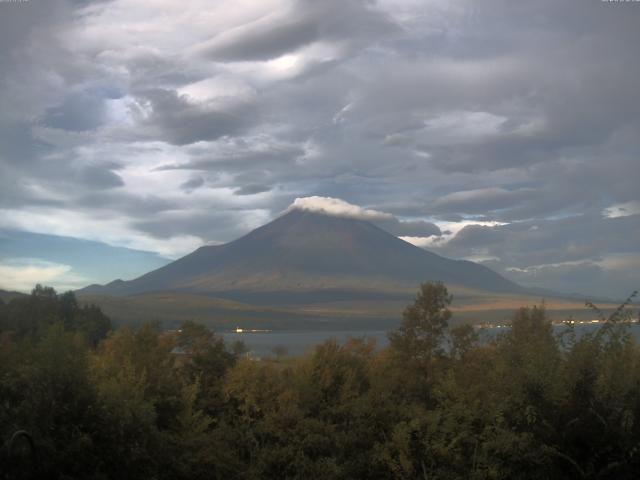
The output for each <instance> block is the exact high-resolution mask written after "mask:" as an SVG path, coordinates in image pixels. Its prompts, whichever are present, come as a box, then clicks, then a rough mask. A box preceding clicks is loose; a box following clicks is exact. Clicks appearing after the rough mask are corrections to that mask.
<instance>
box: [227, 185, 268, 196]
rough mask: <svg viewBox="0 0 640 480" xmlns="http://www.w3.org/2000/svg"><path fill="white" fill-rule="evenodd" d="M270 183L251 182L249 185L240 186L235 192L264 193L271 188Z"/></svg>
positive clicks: (240, 193)
mask: <svg viewBox="0 0 640 480" xmlns="http://www.w3.org/2000/svg"><path fill="white" fill-rule="evenodd" d="M271 188H272V187H271V186H270V185H260V184H258V183H250V184H248V185H243V186H242V187H240V188H238V189H237V190H236V191H235V192H233V193H234V194H235V195H255V194H257V193H264V192H268V191H269V190H271Z"/></svg>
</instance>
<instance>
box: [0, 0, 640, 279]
mask: <svg viewBox="0 0 640 480" xmlns="http://www.w3.org/2000/svg"><path fill="white" fill-rule="evenodd" d="M237 5H238V4H237V3H236V2H228V3H227V2H225V1H224V0H221V1H220V2H214V3H211V2H206V1H204V0H189V1H187V2H180V3H172V2H161V3H159V4H158V5H156V6H155V7H154V8H150V7H148V6H145V5H144V4H143V3H141V2H134V1H131V0H112V1H110V2H71V1H63V0H52V1H50V2H44V1H36V0H31V1H30V2H24V3H15V4H14V3H9V2H0V42H1V43H2V46H3V48H2V49H0V71H2V72H3V75H2V76H0V144H1V145H2V148H1V149H0V188H1V189H2V196H1V197H0V209H6V211H7V212H8V216H6V217H3V218H9V217H11V218H17V219H22V217H23V216H24V217H25V218H29V214H32V213H33V212H34V211H37V212H41V210H44V209H46V208H47V207H49V208H50V209H51V210H52V211H51V212H49V211H47V212H45V213H46V215H49V216H51V217H52V218H53V217H55V215H56V213H55V212H62V211H64V212H73V213H76V214H78V215H80V216H83V218H89V219H93V218H94V217H95V216H100V218H109V219H114V218H115V219H119V221H120V222H121V224H120V225H119V228H120V230H119V231H118V232H119V233H118V235H121V236H123V237H127V236H128V237H127V238H123V239H121V240H122V242H123V244H124V243H126V240H127V239H130V238H136V239H138V238H139V237H140V236H143V237H144V238H146V239H148V240H149V241H148V242H147V243H145V245H154V242H155V241H156V240H157V241H158V242H160V243H158V249H159V250H160V248H161V246H162V245H166V243H162V242H165V241H167V240H170V239H172V238H175V237H179V236H183V235H184V236H189V235H190V236H195V237H197V238H196V240H195V241H197V240H198V239H199V241H202V242H209V241H212V242H218V241H227V240H231V239H233V238H234V237H236V236H238V235H240V234H242V233H243V232H244V231H247V230H249V229H250V228H252V227H255V226H257V224H259V223H262V222H264V221H267V220H268V219H269V214H270V215H271V216H272V217H273V216H274V215H276V214H278V213H279V212H281V211H282V210H284V209H286V208H287V206H288V205H289V204H290V203H291V202H292V200H293V199H295V198H296V197H303V196H312V195H316V196H324V197H327V196H328V197H335V198H341V199H344V200H346V201H348V202H350V203H352V204H357V205H360V206H364V207H367V208H372V209H375V210H378V211H380V212H388V213H392V214H393V215H395V217H393V219H392V220H387V221H385V222H382V223H379V225H380V226H381V227H382V228H385V229H387V230H389V231H391V232H393V233H394V234H396V235H402V236H408V237H430V236H431V237H433V236H439V238H441V240H440V241H439V242H437V243H436V244H435V245H437V246H436V247H434V248H436V249H437V250H438V251H439V252H440V253H443V254H446V255H449V256H453V257H472V258H485V259H490V260H486V261H487V262H489V263H488V264H490V265H491V266H493V267H494V268H496V269H497V270H499V271H501V272H503V273H505V274H508V275H510V276H511V278H514V279H516V280H518V281H522V282H523V283H526V284H535V283H536V282H538V284H541V285H543V286H544V285H545V282H547V281H548V282H549V283H550V284H551V285H561V284H562V282H563V281H564V282H568V283H575V285H576V288H575V289H574V290H579V289H585V291H586V290H588V289H595V290H597V289H598V288H600V287H602V288H605V286H606V285H615V286H617V287H620V286H623V284H624V285H628V284H631V283H633V282H637V281H638V280H639V279H640V275H638V274H637V273H633V271H632V270H630V269H628V268H626V269H625V268H623V267H622V266H621V265H623V264H624V262H623V261H620V262H618V261H617V260H616V261H614V260H612V259H617V258H619V257H616V255H623V256H624V255H629V256H632V257H633V256H634V255H640V252H639V250H638V247H637V245H638V244H640V243H639V242H638V240H639V239H638V217H637V215H633V214H634V213H636V210H635V209H636V208H637V205H636V203H634V202H638V201H640V196H639V194H638V188H637V179H638V178H640V141H639V140H638V131H640V115H639V114H638V112H640V96H638V95H637V79H638V78H640V62H638V53H637V47H636V46H637V45H638V44H640V29H638V28H637V26H638V24H639V22H640V7H638V5H637V4H635V3H633V2H617V3H610V2H600V1H597V0H594V1H591V0H588V1H579V0H571V1H566V2H558V1H552V0H541V1H538V2H512V1H507V0H489V1H488V2H484V3H483V5H482V8H481V9H480V8H478V7H477V5H476V3H475V2H472V1H471V0H462V1H460V2H456V3H455V4H449V3H448V2H397V1H395V0H378V1H376V2H374V1H359V0H348V1H338V0H330V1H326V2H317V1H311V0H299V1H293V2H286V1H283V2H282V3H279V2H278V0H273V2H272V3H269V4H268V5H267V4H262V3H261V2H246V3H243V4H242V5H243V6H242V7H241V8H238V6H237ZM204 12H206V15H205V14H204ZM627 204H628V206H625V205H627ZM615 205H618V206H619V208H620V210H619V211H620V212H622V214H625V215H627V216H626V217H619V218H606V217H605V216H603V211H605V209H607V208H609V207H611V206H615ZM620 205H622V206H620ZM625 208H626V209H627V210H626V211H625V210H624V209H625ZM212 212H215V213H212ZM9 214H10V215H9ZM20 221H22V220H20ZM473 221H483V222H489V221H499V222H503V223H506V225H500V226H496V227H487V226H478V225H476V226H473V225H470V226H467V227H465V228H463V229H461V230H460V226H461V225H466V224H467V223H469V222H473ZM60 222H62V220H60ZM461 222H467V223H464V224H461ZM41 223H42V221H41V217H37V218H36V219H35V220H33V221H32V223H31V224H30V225H31V228H41V227H39V225H40V224H41ZM456 224H457V225H456ZM20 225H22V223H21V224H20ZM88 225H89V223H88ZM14 227H15V225H14ZM25 228H26V227H25ZM89 228H90V227H87V230H89ZM449 230H451V231H454V232H456V231H458V230H460V231H459V232H458V233H457V235H455V236H453V238H452V239H451V240H450V241H448V242H447V239H449V238H450V237H451V235H450V234H449V233H447V231H449ZM445 237H446V238H445ZM136 245H137V244H136ZM185 245H187V247H189V248H191V246H192V245H193V244H192V243H187V244H185ZM187 247H183V248H185V249H186V248H187ZM145 248H146V247H145ZM163 248H164V247H163ZM172 248H173V247H172ZM169 250H171V249H169ZM162 251H167V249H166V248H165V249H164V250H162ZM171 251H172V252H174V251H175V250H171ZM185 253H186V252H185ZM625 258H626V257H625ZM627 263H628V262H627ZM631 263H632V262H631ZM536 266H537V267H536ZM533 267H536V268H533ZM615 272H617V273H618V274H619V276H618V277H616V275H615ZM615 278H620V279H623V280H619V281H617V280H615ZM625 282H626V283H625ZM554 288H555V287H554ZM606 288H609V287H606ZM562 290H571V288H568V289H566V288H563V289H562Z"/></svg>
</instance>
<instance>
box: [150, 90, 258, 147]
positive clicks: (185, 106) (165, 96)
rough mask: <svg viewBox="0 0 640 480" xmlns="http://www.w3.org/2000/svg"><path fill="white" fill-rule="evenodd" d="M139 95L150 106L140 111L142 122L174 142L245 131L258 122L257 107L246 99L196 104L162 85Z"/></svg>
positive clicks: (158, 135) (160, 137)
mask: <svg viewBox="0 0 640 480" xmlns="http://www.w3.org/2000/svg"><path fill="white" fill-rule="evenodd" d="M138 98H139V99H140V100H141V101H142V102H143V105H144V107H147V108H148V111H143V112H139V118H140V122H141V124H142V125H143V126H147V127H151V129H152V132H151V135H152V137H155V138H157V139H162V140H164V141H167V142H169V143H173V144H175V145H187V144H191V143H195V142H198V141H204V140H215V139H217V138H220V137H222V136H224V135H233V134H238V133H242V132H243V130H245V129H246V128H247V127H248V126H249V125H252V124H253V123H254V122H255V118H254V115H255V108H253V107H254V106H253V105H250V104H247V103H244V102H239V103H233V104H226V105H225V104H212V103H205V104H197V103H191V102H189V100H188V98H187V97H186V96H184V95H179V94H178V93H177V92H176V91H173V90H166V89H160V88H157V89H151V90H146V91H143V92H140V94H139V97H138ZM154 129H155V130H157V131H155V130H154ZM155 138H154V139H155Z"/></svg>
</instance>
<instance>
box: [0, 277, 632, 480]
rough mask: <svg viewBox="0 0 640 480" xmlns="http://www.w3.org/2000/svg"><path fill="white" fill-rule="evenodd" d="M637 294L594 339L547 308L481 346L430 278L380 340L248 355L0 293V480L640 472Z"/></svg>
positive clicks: (198, 337)
mask: <svg viewBox="0 0 640 480" xmlns="http://www.w3.org/2000/svg"><path fill="white" fill-rule="evenodd" d="M631 299H632V297H630V298H629V300H628V301H627V302H625V303H624V304H623V305H621V306H620V308H618V309H617V310H616V311H615V312H614V313H613V314H611V315H609V316H608V317H606V318H605V317H604V316H603V322H602V323H601V326H600V328H599V329H598V330H597V331H594V332H593V333H589V334H584V335H578V334H576V331H575V329H574V326H573V325H572V324H571V322H567V323H566V325H565V326H564V327H562V328H561V329H559V330H557V329H556V330H554V329H553V328H552V326H551V322H550V319H549V318H548V315H547V314H546V312H545V309H544V306H543V305H542V306H534V307H523V308H520V309H518V310H517V311H516V312H515V314H514V316H513V318H512V322H511V328H509V329H505V331H504V333H502V334H500V335H499V336H496V337H493V338H490V339H484V340H482V341H481V339H480V338H479V335H478V330H477V329H475V328H473V327H472V326H469V325H462V326H456V327H452V326H451V325H450V323H452V322H451V316H452V315H451V312H450V310H449V306H450V304H451V302H452V297H451V295H450V294H449V293H448V291H447V288H446V286H445V285H444V284H442V283H437V282H435V283H425V284H423V285H422V286H421V288H420V290H419V291H418V293H417V296H416V298H415V302H414V303H413V304H411V305H409V306H408V307H407V308H406V310H405V311H404V314H403V318H402V322H401V324H400V325H399V327H398V329H397V330H394V331H391V332H389V341H390V343H389V346H388V347H386V348H379V347H376V345H374V344H373V343H372V342H371V341H367V340H366V339H359V338H354V339H352V340H350V341H348V342H347V343H346V344H339V343H337V342H336V341H327V342H325V343H322V344H320V345H317V346H316V347H315V348H314V349H313V350H312V351H310V352H309V353H308V354H307V355H305V356H302V357H295V358H287V357H278V358H272V359H269V358H265V359H261V360H258V359H255V358H251V357H248V356H247V355H246V354H245V351H244V348H243V345H242V344H234V345H228V344H225V342H224V341H223V339H222V338H221V337H220V336H218V335H216V334H215V333H214V332H212V331H210V330H209V329H207V328H205V327H204V326H202V325H200V324H197V323H195V322H191V321H185V322H184V323H183V324H182V326H181V328H180V329H179V330H176V331H163V330H162V329H161V328H160V325H158V324H145V325H144V326H142V327H139V328H137V329H133V328H130V327H127V326H122V327H119V328H117V329H114V328H112V325H111V322H110V320H109V318H107V317H106V316H105V315H104V314H103V313H102V312H101V311H100V309H99V308H98V307H95V306H86V305H81V304H80V303H79V302H78V300H77V299H76V298H75V296H74V294H73V293H71V292H68V293H63V294H58V293H56V292H55V291H54V290H53V289H51V288H48V287H41V286H37V287H36V288H35V289H34V290H33V292H32V294H31V295H30V296H28V297H24V298H15V299H12V300H10V301H8V302H5V303H0V479H3V480H4V479H13V478H16V479H19V478H42V479H47V478H51V479H96V480H97V479H246V480H250V479H550V478H553V479H618V480H620V479H622V480H624V479H632V478H633V479H637V478H638V475H639V473H640V347H639V345H638V343H637V342H636V340H634V338H633V336H632V335H631V333H630V332H629V320H630V316H631V310H630V308H629V307H630V302H631ZM0 302H1V301H0ZM592 307H593V306H592ZM593 308H594V309H595V307H593ZM597 313H598V312H597V310H596V311H595V312H594V314H597Z"/></svg>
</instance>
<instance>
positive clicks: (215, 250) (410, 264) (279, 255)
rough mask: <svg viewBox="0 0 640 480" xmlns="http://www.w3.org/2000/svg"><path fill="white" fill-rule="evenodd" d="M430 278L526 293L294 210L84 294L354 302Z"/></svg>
mask: <svg viewBox="0 0 640 480" xmlns="http://www.w3.org/2000/svg"><path fill="white" fill-rule="evenodd" d="M428 280H441V281H443V282H445V283H446V284H447V285H449V286H457V287H463V288H471V289H479V290H483V291H490V292H497V293H520V292H522V291H523V290H524V289H523V288H522V287H520V286H518V285H517V284H515V283H513V282H511V281H509V280H507V279H505V278H504V277H502V276H500V275H499V274H497V273H496V272H494V271H492V270H490V269H489V268H487V267H485V266H482V265H479V264H476V263H473V262H470V261H466V260H451V259H448V258H444V257H441V256H439V255H436V254H434V253H431V252H428V251H426V250H423V249H420V248H418V247H415V246H414V245H411V244H409V243H407V242H405V241H403V240H400V239H399V238H397V237H395V236H394V235H392V234H390V233H388V232H386V231H384V230H382V229H380V228H378V227H377V226H375V225H373V224H371V223H369V222H367V221H364V220H358V219H353V218H343V217H336V216H330V215H325V214H322V213H317V212H310V211H304V210H292V211H290V212H288V213H286V214H284V215H282V216H280V217H279V218H277V219H276V220H274V221H272V222H271V223H268V224H266V225H263V226H262V227H259V228H257V229H255V230H253V231H252V232H250V233H248V234H247V235H245V236H243V237H241V238H239V239H237V240H235V241H232V242H230V243H227V244H224V245H216V246H205V247H201V248H199V249H197V250H196V251H194V252H193V253H191V254H189V255H186V256H185V257H182V258H180V259H179V260H176V261H174V262H173V263H170V264H168V265H166V266H164V267H162V268H159V269H157V270H154V271H152V272H149V273H147V274H145V275H143V276H141V277H139V278H136V279H134V280H131V281H122V280H116V281H114V282H111V283H109V284H107V285H104V286H99V285H91V286H89V287H86V288H85V289H83V290H82V291H81V293H83V294H98V295H116V296H121V295H136V294H142V293H150V292H181V293H189V294H199V295H202V294H204V295H210V296H215V297H219V298H231V299H235V300H238V299H239V300H242V301H245V300H247V298H248V297H251V299H252V301H255V299H256V298H259V297H260V296H262V297H263V298H264V299H267V298H268V299H269V300H272V302H271V303H278V302H277V301H275V299H277V298H278V297H281V298H282V297H292V296H295V295H300V294H302V295H306V296H307V297H309V295H311V296H313V295H321V294H323V293H324V294H327V292H332V293H333V294H334V297H335V296H336V295H337V297H335V298H338V297H339V298H344V299H348V298H349V295H350V293H349V292H351V293H353V294H356V292H375V291H378V292H384V291H387V292H389V291H400V290H404V291H408V289H410V290H411V291H415V289H416V288H417V286H418V285H419V283H420V282H425V281H428ZM335 298H334V299H335ZM267 303H269V302H267Z"/></svg>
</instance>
